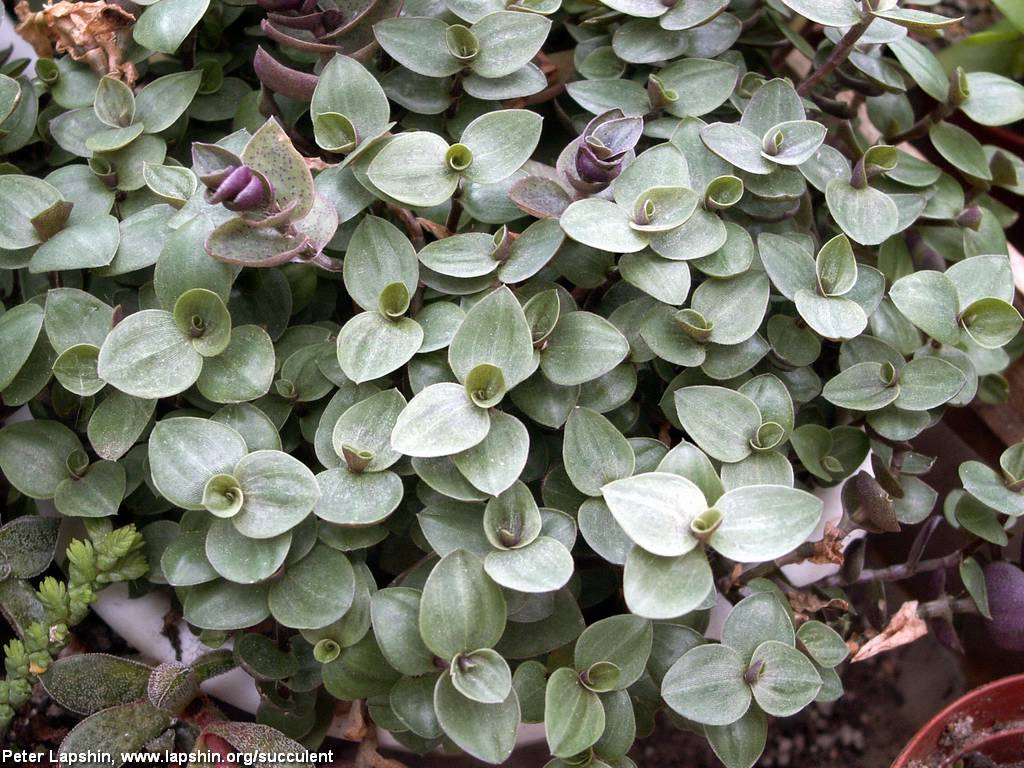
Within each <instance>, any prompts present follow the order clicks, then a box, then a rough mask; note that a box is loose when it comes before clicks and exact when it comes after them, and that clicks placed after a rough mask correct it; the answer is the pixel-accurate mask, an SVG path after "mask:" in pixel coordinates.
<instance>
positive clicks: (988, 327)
mask: <svg viewBox="0 0 1024 768" xmlns="http://www.w3.org/2000/svg"><path fill="white" fill-rule="evenodd" d="M960 322H961V324H962V325H963V328H964V330H965V331H966V332H967V334H968V335H969V336H970V337H971V339H972V340H973V341H974V342H975V343H977V344H978V346H980V347H983V348H985V349H998V348H1000V347H1002V346H1004V345H1006V344H1009V343H1010V341H1012V340H1013V339H1014V337H1016V335H1017V332H1018V331H1020V328H1021V316H1020V313H1019V312H1018V311H1017V309H1016V308H1015V307H1014V306H1013V305H1012V304H1010V303H1008V302H1006V301H1003V300H1002V299H993V298H985V299H978V300H977V301H975V302H973V303H972V304H970V305H969V306H968V307H966V308H965V309H964V310H963V312H962V313H961V316H960Z"/></svg>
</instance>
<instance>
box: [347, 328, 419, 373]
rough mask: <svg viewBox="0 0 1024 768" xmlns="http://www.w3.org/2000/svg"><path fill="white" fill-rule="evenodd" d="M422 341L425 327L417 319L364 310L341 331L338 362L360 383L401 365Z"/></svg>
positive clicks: (415, 351)
mask: <svg viewBox="0 0 1024 768" xmlns="http://www.w3.org/2000/svg"><path fill="white" fill-rule="evenodd" d="M422 343H423V329H422V328H421V327H420V326H419V323H417V322H416V321H415V320H411V319H410V318H408V317H398V318H394V319H392V318H387V317H383V316H381V315H380V314H378V313H377V312H363V313H361V314H358V315H356V316H355V317H353V318H352V319H351V320H349V321H348V322H347V323H345V325H344V326H342V328H341V331H339V332H338V362H339V364H340V365H341V370H342V371H344V372H345V375H346V376H348V377H349V378H350V379H352V381H354V382H356V383H357V384H360V383H362V382H364V381H372V380H373V379H378V378H380V377H381V376H386V375H387V374H389V373H391V372H392V371H394V370H397V369H398V368H401V367H402V366H403V365H405V364H406V363H407V362H409V360H410V358H412V356H413V355H415V354H416V353H417V352H418V351H419V349H420V345H421V344H422Z"/></svg>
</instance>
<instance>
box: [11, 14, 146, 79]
mask: <svg viewBox="0 0 1024 768" xmlns="http://www.w3.org/2000/svg"><path fill="white" fill-rule="evenodd" d="M15 13H16V14H17V16H18V26H17V28H16V31H17V32H18V34H19V35H21V37H22V38H23V39H24V40H25V41H26V42H28V43H29V44H30V45H31V46H32V47H33V48H34V49H35V51H36V53H37V54H38V55H39V56H43V57H47V58H49V57H52V56H53V54H54V50H55V49H56V52H57V53H68V54H70V56H71V58H72V59H74V60H75V61H81V62H84V63H85V64H87V65H88V66H89V67H90V69H92V70H93V72H95V73H96V74H98V75H100V76H103V75H108V74H109V75H114V76H115V77H118V78H120V79H121V80H123V81H124V82H126V83H128V85H132V84H133V83H134V82H135V80H136V78H137V77H138V72H137V71H136V69H135V65H134V64H133V63H132V62H131V61H129V60H128V58H127V56H126V55H125V51H126V49H127V47H128V45H129V43H130V42H131V28H132V24H133V23H134V22H135V17H134V16H133V15H132V14H130V13H129V12H128V11H126V10H124V9H123V8H121V7H120V6H118V5H113V4H111V3H106V2H103V0H96V1H95V2H82V3H73V2H68V1H67V0H60V2H57V3H52V4H49V5H44V6H43V8H42V10H40V11H38V12H33V11H32V9H31V8H30V7H29V4H28V0H20V2H19V3H18V5H17V6H16V8H15Z"/></svg>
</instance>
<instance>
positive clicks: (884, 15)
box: [871, 8, 963, 31]
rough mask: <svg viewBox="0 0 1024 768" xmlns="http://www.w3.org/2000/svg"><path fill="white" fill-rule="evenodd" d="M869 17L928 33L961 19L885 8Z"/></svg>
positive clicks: (913, 10) (910, 9)
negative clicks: (927, 31)
mask: <svg viewBox="0 0 1024 768" xmlns="http://www.w3.org/2000/svg"><path fill="white" fill-rule="evenodd" d="M871 15H872V16H875V17H876V18H879V19H885V20H886V21H889V22H891V23H893V24H898V25H899V26H901V27H907V28H908V29H918V30H929V31H930V30H937V29H942V28H943V27H948V26H951V25H953V24H956V23H957V22H958V21H960V20H962V19H963V17H962V16H961V17H959V18H951V17H949V16H940V15H939V14H937V13H930V12H928V11H920V10H917V9H916V8H885V9H879V10H877V11H872V12H871Z"/></svg>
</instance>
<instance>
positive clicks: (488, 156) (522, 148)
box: [461, 14, 542, 184]
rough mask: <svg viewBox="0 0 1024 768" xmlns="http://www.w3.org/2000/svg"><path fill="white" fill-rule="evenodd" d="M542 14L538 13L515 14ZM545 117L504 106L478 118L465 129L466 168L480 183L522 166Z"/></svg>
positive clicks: (530, 151)
mask: <svg viewBox="0 0 1024 768" xmlns="http://www.w3.org/2000/svg"><path fill="white" fill-rule="evenodd" d="M512 15H514V16H519V17H524V16H525V17H530V16H532V17H533V18H540V17H538V16H536V15H535V14H512ZM541 122H542V121H541V117H540V115H538V114H537V113H536V112H531V111H529V110H526V109H503V110H498V111H496V112H488V113H487V114H484V115H481V116H480V117H478V118H476V119H475V120H474V121H473V122H471V123H470V124H469V125H467V126H466V128H465V130H464V131H463V132H462V137H461V142H462V143H463V144H464V145H466V146H467V147H469V149H470V151H471V152H472V163H470V165H469V167H468V168H466V169H465V171H464V172H463V173H464V175H465V177H466V178H467V179H468V180H470V181H473V182H476V183H478V184H494V183H496V182H499V181H501V180H502V179H505V178H507V177H509V176H511V175H512V174H513V173H515V171H517V170H518V169H519V167H520V166H522V164H523V163H525V162H526V161H527V160H529V159H530V155H532V154H533V150H534V149H535V148H536V147H537V142H538V141H539V140H540V130H541Z"/></svg>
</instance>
